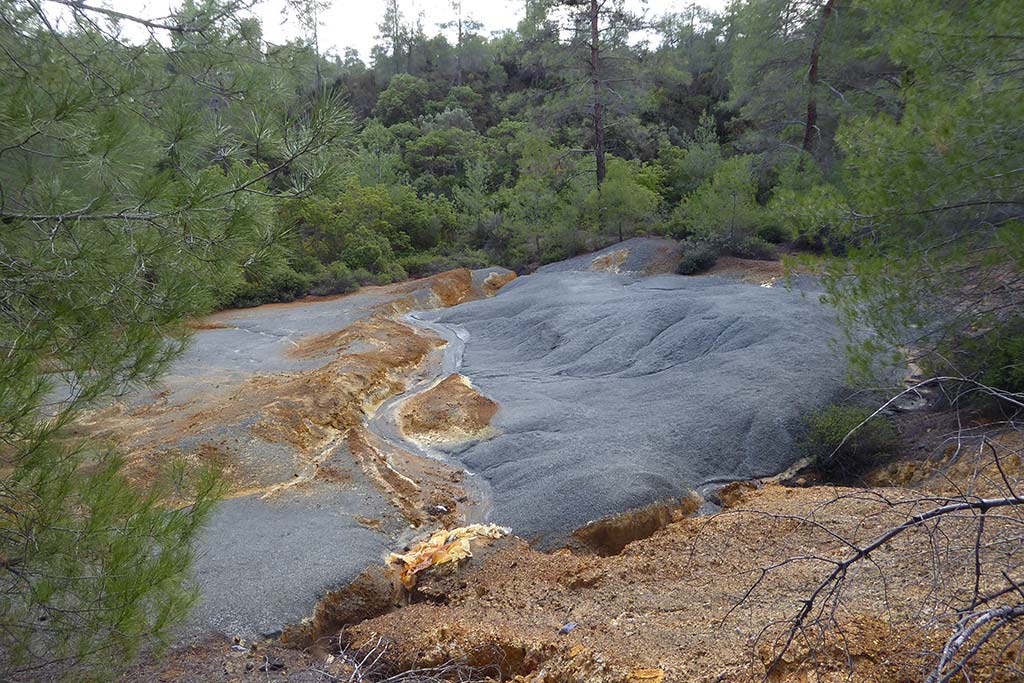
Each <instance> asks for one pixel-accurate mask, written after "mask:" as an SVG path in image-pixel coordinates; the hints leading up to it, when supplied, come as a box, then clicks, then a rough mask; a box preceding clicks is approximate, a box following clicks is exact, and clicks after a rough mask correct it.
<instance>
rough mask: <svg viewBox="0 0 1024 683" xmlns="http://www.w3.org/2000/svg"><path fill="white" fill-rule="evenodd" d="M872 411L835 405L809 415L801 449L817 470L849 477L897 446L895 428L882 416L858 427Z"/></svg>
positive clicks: (830, 476)
mask: <svg viewBox="0 0 1024 683" xmlns="http://www.w3.org/2000/svg"><path fill="white" fill-rule="evenodd" d="M871 413H872V411H870V410H867V409H866V408H862V407H860V406H849V405H834V406H829V407H827V408H824V409H822V410H819V411H818V412H816V413H814V414H813V415H811V416H810V418H808V420H807V433H806V435H805V437H804V452H805V453H806V455H807V456H808V457H810V458H811V462H812V464H813V465H814V467H815V468H817V469H818V471H819V472H821V473H822V474H823V475H825V476H826V477H829V478H832V479H844V478H848V477H852V476H855V475H857V474H859V473H860V472H862V471H864V469H866V468H867V467H869V466H870V465H872V464H873V463H875V462H877V461H878V459H879V458H880V457H881V456H883V455H885V454H887V453H889V452H891V451H892V450H893V449H895V448H896V447H897V446H898V444H899V438H898V436H897V434H896V430H895V428H894V427H893V426H892V423H891V422H890V421H889V420H888V419H887V418H885V417H882V416H878V417H875V418H873V419H872V420H871V421H870V422H867V423H866V424H864V425H863V426H861V427H860V428H857V426H858V425H860V424H861V423H862V422H864V421H865V420H866V419H868V417H869V416H870V415H871ZM851 432H852V433H851ZM847 435H849V438H846V437H847ZM843 439H846V442H845V443H844V442H843ZM840 444H842V446H841V447H840ZM837 449H838V450H837Z"/></svg>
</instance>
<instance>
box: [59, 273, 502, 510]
mask: <svg viewBox="0 0 1024 683" xmlns="http://www.w3.org/2000/svg"><path fill="white" fill-rule="evenodd" d="M495 287H496V286H495V285H493V283H492V286H491V287H490V288H488V287H487V286H486V285H485V286H483V287H476V286H474V283H473V275H472V273H471V271H469V270H466V269H460V270H454V271H450V272H447V273H441V274H439V275H435V276H433V277H431V278H427V279H425V280H419V281H410V282H403V283H397V284H394V285H389V286H386V287H377V288H372V289H373V290H374V292H375V294H376V295H377V296H379V297H380V298H381V303H379V304H378V305H377V306H376V307H375V310H374V311H373V312H372V313H371V314H370V315H369V316H368V317H367V318H365V319H362V320H360V321H358V322H356V323H353V324H351V325H349V326H347V327H344V328H341V329H338V330H335V331H332V332H329V333H326V334H322V335H318V336H315V337H310V338H306V339H302V340H299V342H298V343H297V347H296V348H295V349H293V350H292V351H291V353H290V355H292V356H293V357H297V358H302V359H314V358H321V359H324V360H325V362H324V364H323V365H321V366H319V367H317V368H314V369H310V370H303V371H294V372H281V373H276V374H270V375H253V376H250V377H248V378H246V379H244V380H242V381H241V382H240V383H239V381H238V380H231V379H230V378H228V379H226V380H225V381H224V382H223V385H221V384H220V383H218V381H217V378H214V377H203V378H197V379H196V380H195V381H196V382H197V383H202V384H203V386H204V390H203V392H202V393H199V394H197V395H196V396H195V397H193V398H191V399H190V400H188V401H186V402H184V403H178V404H172V403H170V400H169V392H167V393H165V394H164V395H158V396H156V398H155V400H154V401H152V402H150V403H146V404H144V405H142V406H141V407H135V408H129V407H127V406H126V405H125V404H114V405H112V406H110V407H107V408H105V409H102V410H98V411H95V412H93V413H92V414H90V415H87V416H85V417H84V418H83V419H82V420H81V422H80V425H79V427H80V429H81V430H82V431H85V432H89V433H91V434H93V435H95V436H99V437H101V438H103V439H106V440H109V441H111V442H113V443H116V444H117V445H118V447H119V448H120V449H121V451H122V453H124V455H125V457H126V460H127V464H126V472H127V474H128V475H129V477H130V478H131V479H132V480H133V481H135V482H137V483H139V484H146V483H149V482H152V481H153V480H154V479H155V478H157V477H158V476H160V473H161V472H162V465H163V463H165V462H166V461H167V460H168V458H169V456H171V457H173V456H180V457H184V458H186V459H187V460H190V461H191V462H193V463H195V464H204V463H210V464H215V465H216V466H217V467H218V468H220V469H221V470H222V472H223V473H224V478H225V485H226V487H227V495H229V496H241V495H248V494H252V493H262V494H264V495H274V494H276V493H278V492H279V491H282V490H293V491H295V490H303V489H304V488H305V487H306V484H308V483H309V482H311V481H312V480H317V481H320V482H323V483H329V484H333V485H338V486H347V485H350V484H351V481H350V479H351V477H350V475H349V474H346V473H345V468H344V467H340V468H339V467H338V463H332V462H329V460H330V458H332V457H335V453H336V451H337V450H338V446H339V445H345V446H347V447H348V448H349V449H350V451H351V457H353V458H355V460H356V461H357V462H358V464H359V465H360V466H361V467H362V469H363V470H364V472H365V473H366V474H367V476H368V478H369V479H370V480H371V481H372V482H374V483H375V484H376V485H377V486H378V487H379V488H380V489H381V490H382V492H384V493H385V494H386V495H387V496H388V497H389V498H390V499H391V500H392V501H393V502H394V504H395V506H396V507H397V508H398V509H399V510H401V512H402V513H403V514H404V515H405V516H406V517H407V518H408V520H409V521H410V523H412V524H414V525H419V524H421V523H423V521H424V513H423V510H424V509H425V508H426V507H429V506H431V505H443V506H444V507H445V508H446V509H447V510H449V511H451V512H450V514H451V515H452V516H453V520H454V515H455V513H454V511H455V510H456V509H457V508H458V505H457V504H456V502H455V501H456V500H457V499H459V498H464V493H463V492H462V491H461V487H460V484H459V478H460V476H461V472H457V471H454V470H452V469H451V468H448V467H446V466H444V465H443V464H442V463H439V462H436V461H433V460H429V461H425V459H422V458H417V457H416V456H413V455H410V454H408V453H400V454H399V453H393V452H390V451H389V448H388V447H387V446H386V445H385V444H382V443H377V442H376V440H375V439H374V438H373V437H372V436H371V435H370V434H369V433H368V432H366V430H365V423H366V419H367V415H368V413H370V412H372V411H373V410H374V409H376V408H377V406H379V405H380V404H381V403H382V402H384V401H385V400H387V399H388V398H390V397H391V396H394V395H396V394H398V393H400V392H402V391H404V390H405V389H406V386H407V384H408V381H409V378H410V376H411V375H412V373H414V372H416V371H417V370H418V369H420V368H422V367H423V366H424V365H425V364H426V363H428V362H432V361H431V359H432V358H433V354H434V352H435V351H436V350H437V349H439V348H441V347H442V346H443V345H444V344H445V342H444V341H443V340H442V339H440V338H438V337H436V336H434V335H433V334H431V333H428V332H424V331H420V330H417V329H415V328H413V327H412V326H410V325H407V324H405V323H403V322H400V321H399V320H398V317H399V315H401V314H403V313H405V312H407V311H409V310H412V309H413V308H431V307H440V306H451V305H455V304H458V303H462V302H464V301H468V300H471V299H476V298H481V297H483V296H486V295H488V294H489V293H493V291H496V288H495ZM345 296H350V295H341V296H337V297H330V298H333V299H339V298H344V297H345ZM315 304H316V301H314V300H305V301H300V302H292V303H288V304H272V305H270V307H275V308H281V307H289V308H294V307H300V306H310V305H315ZM263 308H266V307H263ZM229 315H231V313H230V312H223V313H220V314H216V315H214V316H210V317H207V318H204V319H202V320H199V321H196V322H194V323H193V324H192V326H193V328H194V329H200V330H205V329H220V328H224V327H230V321H229V320H228V321H225V320H224V318H225V317H226V316H229ZM239 424H249V425H250V426H249V428H248V429H249V431H250V432H251V433H252V434H253V435H255V436H258V437H260V438H261V439H263V440H264V441H266V442H270V443H279V444H284V445H287V446H289V447H290V449H292V451H293V453H294V455H293V458H294V461H293V462H292V463H290V464H289V463H288V462H287V461H284V462H281V461H276V462H274V463H270V462H267V461H266V460H265V459H264V460H261V459H260V458H261V457H262V456H259V455H258V454H253V453H252V452H251V449H250V448H248V444H247V443H246V439H244V438H241V439H239V438H232V439H227V438H224V437H223V436H221V435H220V432H221V431H222V430H223V428H224V427H225V426H230V425H239ZM183 439H188V440H189V441H192V442H194V443H198V445H197V446H193V447H190V448H189V449H187V450H185V449H182V448H179V447H178V446H177V444H179V443H181V441H182V440H183ZM268 468H271V469H268ZM442 521H443V520H442Z"/></svg>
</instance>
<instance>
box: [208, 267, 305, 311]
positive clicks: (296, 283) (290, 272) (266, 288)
mask: <svg viewBox="0 0 1024 683" xmlns="http://www.w3.org/2000/svg"><path fill="white" fill-rule="evenodd" d="M309 286H310V278H309V277H308V276H306V275H304V274H302V273H297V272H296V271H295V270H294V269H293V268H292V267H291V266H290V265H288V264H287V263H280V262H279V263H275V264H273V265H272V266H270V267H268V268H260V269H258V270H251V271H250V272H248V273H246V275H245V278H244V280H243V282H242V283H241V284H240V285H239V286H238V287H237V288H236V289H235V290H234V292H233V293H232V296H231V298H230V299H227V300H226V301H224V305H225V306H226V307H228V308H249V307H252V306H262V305H263V304H272V303H278V302H287V301H294V300H295V299H300V298H302V297H303V296H305V295H306V293H307V292H308V291H309Z"/></svg>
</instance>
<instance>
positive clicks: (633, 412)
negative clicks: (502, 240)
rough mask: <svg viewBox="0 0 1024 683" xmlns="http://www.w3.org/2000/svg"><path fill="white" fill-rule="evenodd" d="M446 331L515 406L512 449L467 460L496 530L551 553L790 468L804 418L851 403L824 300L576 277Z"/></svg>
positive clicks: (446, 320)
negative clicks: (630, 520) (611, 521)
mask: <svg viewBox="0 0 1024 683" xmlns="http://www.w3.org/2000/svg"><path fill="white" fill-rule="evenodd" d="M624 244H626V243H624ZM648 247H653V248H655V249H656V248H657V246H656V244H654V245H652V244H650V243H647V244H646V246H645V248H648ZM591 261H593V258H591ZM641 262H642V260H641V261H640V262H638V263H641ZM581 263H583V262H581ZM623 263H625V264H629V263H630V261H629V257H628V256H627V258H625V259H624V261H623ZM564 265H565V264H563V266H564ZM432 319H433V320H434V321H435V322H436V323H439V324H442V325H449V326H453V327H456V328H461V329H462V330H464V331H465V332H466V333H468V338H467V342H466V348H465V352H464V362H463V367H462V369H461V372H462V373H463V374H464V375H466V376H467V377H469V378H470V379H471V380H472V382H473V384H474V386H476V387H477V388H478V389H479V390H480V392H481V393H482V394H483V395H485V396H487V397H488V398H490V399H492V400H494V401H496V402H497V403H498V404H499V405H500V406H501V407H500V410H499V411H498V413H497V415H496V416H495V417H494V419H493V420H492V425H493V427H494V428H495V429H496V430H497V431H498V432H499V434H498V436H495V437H494V438H491V439H489V440H485V441H480V442H477V443H473V444H470V445H468V446H462V447H456V448H455V449H454V450H453V451H452V452H453V454H454V455H455V456H456V457H457V459H458V460H459V461H460V462H462V463H464V464H465V466H466V468H467V469H468V470H469V471H470V472H473V473H475V474H476V475H477V476H480V477H483V478H485V479H486V480H487V481H488V482H489V484H490V487H491V489H492V501H491V502H492V506H493V513H492V519H493V520H494V521H496V522H498V523H500V524H503V525H506V526H510V527H512V529H513V531H514V533H516V534H517V535H520V536H522V537H524V538H527V539H529V540H534V541H539V543H540V546H541V547H553V546H557V545H559V544H561V543H562V542H564V541H565V540H566V538H567V536H568V534H570V533H571V532H572V531H573V530H574V529H576V528H578V527H580V526H582V525H584V524H586V523H587V522H588V521H591V520H595V519H598V518H601V517H604V516H606V515H611V514H615V513H619V512H622V511H624V510H629V509H633V508H637V507H642V506H645V505H649V504H651V503H654V502H657V501H660V500H666V499H672V498H682V497H684V496H686V495H687V493H688V492H689V491H691V490H694V489H698V490H699V489H701V488H702V487H703V486H706V485H710V484H712V483H715V482H721V481H728V480H735V479H746V478H752V477H758V476H766V475H771V474H775V473H778V472H780V471H782V470H784V469H785V468H786V467H787V466H789V465H790V464H792V463H793V462H794V461H795V460H796V459H797V457H798V452H797V451H798V449H797V448H796V447H795V441H796V438H795V437H796V434H797V432H798V430H799V429H800V425H801V421H802V418H803V416H804V415H805V414H806V413H807V412H809V411H811V410H813V409H814V408H816V407H818V406H820V405H822V404H824V403H826V402H828V401H829V400H831V399H832V398H834V397H835V396H836V395H837V394H838V393H839V392H840V391H841V390H842V377H843V374H844V367H843V366H842V365H841V364H840V361H839V360H837V354H836V353H835V352H834V350H832V349H831V348H830V347H829V343H828V342H829V340H830V339H831V338H832V337H833V335H834V334H835V332H836V329H835V326H834V322H833V318H832V314H831V313H830V311H829V310H828V309H826V308H825V307H824V306H822V305H821V304H820V303H818V300H817V296H816V294H815V293H814V292H806V291H790V290H786V289H784V288H770V287H762V286H757V285H751V284H745V283H742V282H736V281H734V280H727V279H723V278H717V277H699V278H692V277H683V276H676V275H660V276H654V277H648V278H637V277H635V276H631V275H622V274H609V273H605V272H585V271H581V270H574V269H571V268H564V267H560V268H558V269H548V270H546V271H544V272H539V273H538V274H536V275H533V276H531V277H527V278H520V279H519V280H518V281H516V282H513V283H512V284H510V285H508V286H507V287H505V288H504V289H503V290H502V291H501V292H500V293H499V294H498V295H497V296H496V297H494V298H493V299H489V300H482V301H476V302H470V303H466V304H464V305H461V306H458V307H455V308H451V309H448V310H445V311H441V312H437V313H434V314H432Z"/></svg>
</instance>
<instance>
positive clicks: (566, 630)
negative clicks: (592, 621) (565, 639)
mask: <svg viewBox="0 0 1024 683" xmlns="http://www.w3.org/2000/svg"><path fill="white" fill-rule="evenodd" d="M577 626H579V624H577V623H576V622H575V621H570V622H569V623H568V624H566V625H565V626H563V627H562V628H560V629H558V635H560V636H567V635H569V634H570V633H572V632H573V631H575V630H576V627H577Z"/></svg>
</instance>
